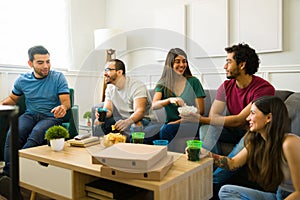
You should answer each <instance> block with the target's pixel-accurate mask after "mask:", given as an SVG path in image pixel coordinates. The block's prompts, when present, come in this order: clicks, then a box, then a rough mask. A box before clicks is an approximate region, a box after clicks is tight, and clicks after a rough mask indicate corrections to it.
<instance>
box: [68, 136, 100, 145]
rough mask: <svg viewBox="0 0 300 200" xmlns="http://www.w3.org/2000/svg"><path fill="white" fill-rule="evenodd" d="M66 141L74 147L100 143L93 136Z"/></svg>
mask: <svg viewBox="0 0 300 200" xmlns="http://www.w3.org/2000/svg"><path fill="white" fill-rule="evenodd" d="M68 142H69V144H70V145H71V146H74V147H89V146H92V145H96V144H99V143H100V141H99V139H98V137H95V136H91V137H88V138H85V139H82V140H75V139H70V140H68Z"/></svg>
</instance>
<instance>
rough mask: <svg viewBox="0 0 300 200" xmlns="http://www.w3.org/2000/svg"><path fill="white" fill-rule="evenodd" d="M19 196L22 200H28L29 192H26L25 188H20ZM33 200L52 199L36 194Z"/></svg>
mask: <svg viewBox="0 0 300 200" xmlns="http://www.w3.org/2000/svg"><path fill="white" fill-rule="evenodd" d="M21 195H22V197H23V200H30V196H31V191H29V190H27V189H25V188H21ZM35 200H53V199H51V198H49V197H46V196H44V195H41V194H38V193H36V195H35Z"/></svg>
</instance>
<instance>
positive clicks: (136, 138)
mask: <svg viewBox="0 0 300 200" xmlns="http://www.w3.org/2000/svg"><path fill="white" fill-rule="evenodd" d="M144 138H145V133H144V132H133V133H132V134H131V141H132V143H136V144H143V143H144Z"/></svg>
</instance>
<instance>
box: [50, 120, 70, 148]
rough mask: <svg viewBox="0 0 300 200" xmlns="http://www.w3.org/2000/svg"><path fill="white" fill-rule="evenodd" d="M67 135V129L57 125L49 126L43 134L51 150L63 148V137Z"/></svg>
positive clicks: (67, 136)
mask: <svg viewBox="0 0 300 200" xmlns="http://www.w3.org/2000/svg"><path fill="white" fill-rule="evenodd" d="M69 137H70V136H69V132H68V130H67V129H66V128H64V127H63V126H59V125H54V126H52V127H50V128H49V129H48V130H47V131H46V134H45V139H46V140H48V141H49V142H50V146H51V149H52V150H53V151H61V150H63V148H64V145H65V139H66V138H69Z"/></svg>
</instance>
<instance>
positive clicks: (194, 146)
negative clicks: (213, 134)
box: [186, 140, 202, 161]
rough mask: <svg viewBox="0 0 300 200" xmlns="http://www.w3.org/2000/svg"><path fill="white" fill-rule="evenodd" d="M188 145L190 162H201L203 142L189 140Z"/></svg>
mask: <svg viewBox="0 0 300 200" xmlns="http://www.w3.org/2000/svg"><path fill="white" fill-rule="evenodd" d="M186 144H187V152H188V160H190V161H199V160H200V151H201V147H202V141H200V140H187V141H186Z"/></svg>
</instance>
